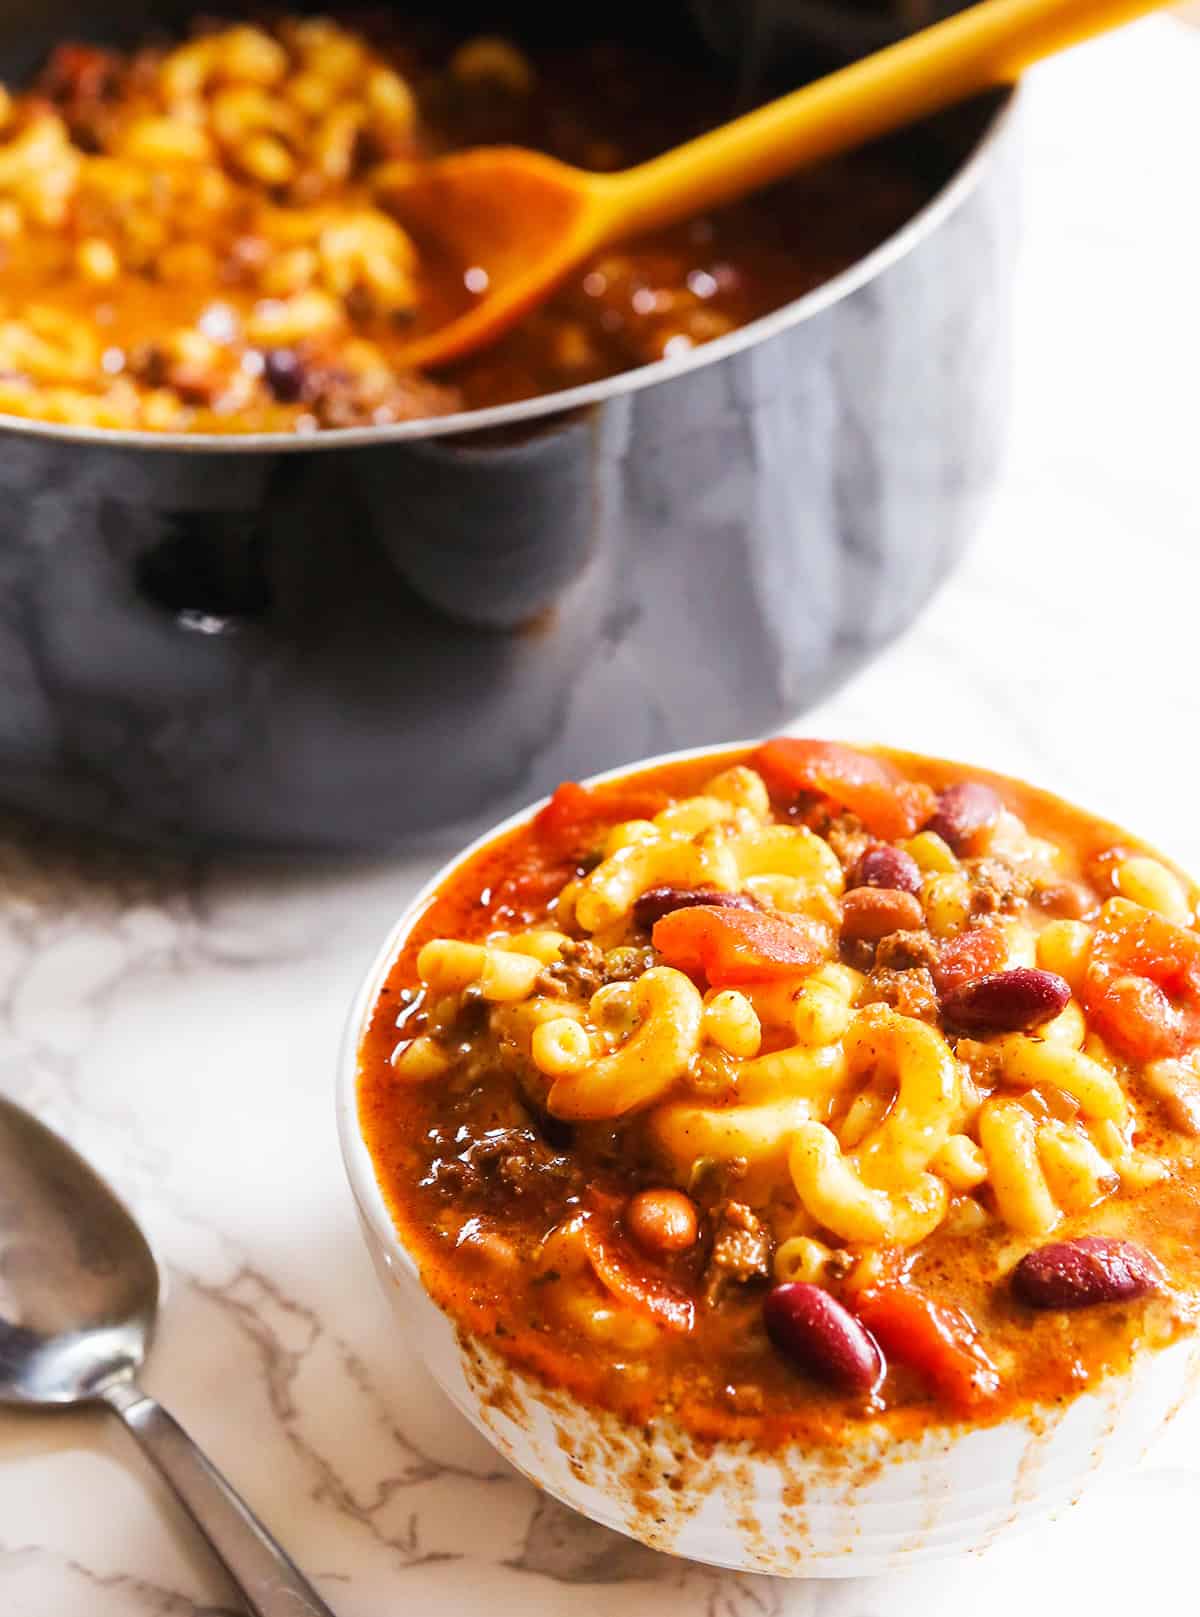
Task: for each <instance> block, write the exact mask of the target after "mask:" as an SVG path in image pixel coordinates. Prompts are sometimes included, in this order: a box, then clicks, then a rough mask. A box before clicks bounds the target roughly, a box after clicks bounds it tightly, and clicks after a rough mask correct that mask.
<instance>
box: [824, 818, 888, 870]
mask: <svg viewBox="0 0 1200 1617" xmlns="http://www.w3.org/2000/svg"><path fill="white" fill-rule="evenodd" d="M820 834H821V835H822V836H823V837H824V838H825V840H826V842H828V844H829V846H830V847H831V848H832V849H833V851H834V853H836V854H837V856H838V859H839V860H840V861H841V865H842V869H843V870H853V868H854V866H855V865H856V864H857V863H858V861H859V860H860V859H861V858H862V856H863V854H864V853H866V851H867V849H868V848H869V847H870V846H871V845H872V843H873V842H874V841H875V838H874V837H872V836H871V835H870V833H869V832H868V831H867V830H866V828H865V827H864V825H863V823H862V821H861V820H860V819H859V817H858V815H857V814H847V813H842V814H835V815H834V816H833V817H832V818H831V819H830V821H829V823H828V824H827V825H826V826H825V827H823V829H822V831H821V833H820Z"/></svg>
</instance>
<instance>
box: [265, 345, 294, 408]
mask: <svg viewBox="0 0 1200 1617" xmlns="http://www.w3.org/2000/svg"><path fill="white" fill-rule="evenodd" d="M263 380H264V381H265V382H266V384H267V386H268V387H269V388H270V390H271V392H272V394H273V395H274V396H275V398H277V399H278V400H279V402H280V404H295V403H296V401H297V400H298V399H299V398H300V396H301V394H302V393H303V392H304V365H303V363H302V361H301V359H300V356H299V354H297V353H296V351H295V349H293V348H268V349H267V351H266V352H265V353H264V354H263Z"/></svg>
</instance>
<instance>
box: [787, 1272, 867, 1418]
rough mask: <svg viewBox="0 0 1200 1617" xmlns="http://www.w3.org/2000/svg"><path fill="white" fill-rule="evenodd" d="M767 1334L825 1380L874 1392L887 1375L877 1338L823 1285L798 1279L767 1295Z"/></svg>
mask: <svg viewBox="0 0 1200 1617" xmlns="http://www.w3.org/2000/svg"><path fill="white" fill-rule="evenodd" d="M763 1324H764V1325H765V1326H766V1328H767V1335H768V1336H769V1337H770V1338H771V1341H772V1342H773V1343H774V1344H775V1346H776V1347H777V1348H778V1349H779V1351H780V1353H782V1354H783V1356H784V1357H785V1358H787V1359H791V1360H792V1361H793V1362H794V1363H796V1364H798V1365H799V1366H800V1367H801V1369H804V1370H807V1371H808V1372H809V1373H810V1374H811V1375H814V1376H816V1377H817V1378H818V1379H819V1380H821V1381H829V1382H832V1383H833V1384H834V1385H835V1386H839V1387H847V1388H852V1389H854V1390H856V1391H860V1392H870V1391H871V1390H872V1389H873V1388H875V1387H877V1386H878V1385H879V1383H880V1382H881V1381H882V1380H883V1372H884V1363H883V1354H882V1353H881V1352H880V1351H879V1348H878V1346H877V1344H876V1342H875V1338H874V1337H873V1336H871V1334H870V1333H869V1332H868V1331H867V1330H866V1328H865V1327H864V1326H863V1325H861V1324H859V1322H858V1320H856V1319H855V1317H854V1315H853V1314H851V1313H850V1312H849V1310H848V1309H846V1308H843V1307H842V1305H841V1303H839V1302H838V1301H837V1299H836V1298H834V1297H831V1296H830V1295H829V1293H828V1292H827V1291H822V1289H821V1287H820V1286H810V1285H809V1284H808V1283H807V1282H806V1281H803V1280H794V1281H791V1282H789V1283H788V1284H787V1285H784V1286H775V1287H773V1288H772V1290H770V1291H769V1292H768V1293H767V1295H766V1298H765V1299H764V1301H763Z"/></svg>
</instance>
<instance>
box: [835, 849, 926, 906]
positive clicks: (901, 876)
mask: <svg viewBox="0 0 1200 1617" xmlns="http://www.w3.org/2000/svg"><path fill="white" fill-rule="evenodd" d="M846 885H847V887H889V888H891V889H892V891H893V892H897V893H919V892H920V891H921V871H920V868H919V867H918V865H917V861H916V860H915V859H914V858H913V857H912V855H911V854H908V853H905V851H904V849H903V848H893V847H892V845H891V843H890V842H876V843H873V844H872V846H871V847H869V848H868V849H867V850H866V851H865V853H864V854H863V855H862V857H861V858H860V859H859V861H858V863H857V864H856V865H855V867H854V869H853V870H852V871H851V873H850V877H849V880H848V881H847V883H846Z"/></svg>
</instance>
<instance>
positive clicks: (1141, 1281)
mask: <svg viewBox="0 0 1200 1617" xmlns="http://www.w3.org/2000/svg"><path fill="white" fill-rule="evenodd" d="M1162 1283H1163V1273H1162V1270H1161V1269H1160V1268H1159V1266H1158V1263H1157V1261H1156V1260H1155V1259H1154V1258H1152V1257H1151V1255H1150V1254H1149V1252H1147V1251H1146V1250H1145V1248H1144V1247H1140V1246H1135V1245H1134V1243H1133V1242H1132V1241H1118V1240H1113V1239H1110V1238H1109V1237H1108V1236H1104V1235H1083V1236H1080V1237H1079V1238H1078V1239H1077V1240H1074V1241H1052V1242H1051V1243H1050V1245H1049V1246H1042V1247H1038V1248H1037V1250H1036V1251H1034V1252H1027V1253H1026V1254H1025V1256H1024V1257H1023V1258H1022V1259H1021V1261H1020V1263H1018V1264H1017V1266H1016V1268H1015V1269H1014V1270H1013V1273H1012V1288H1013V1291H1014V1292H1015V1293H1016V1294H1017V1296H1018V1297H1019V1298H1020V1300H1021V1301H1022V1302H1023V1303H1028V1305H1029V1307H1030V1308H1088V1307H1090V1306H1091V1305H1092V1304H1093V1303H1123V1302H1129V1301H1130V1300H1131V1299H1132V1298H1134V1297H1144V1296H1145V1295H1146V1293H1147V1292H1151V1291H1157V1290H1158V1289H1159V1287H1160V1286H1161V1285H1162Z"/></svg>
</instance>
